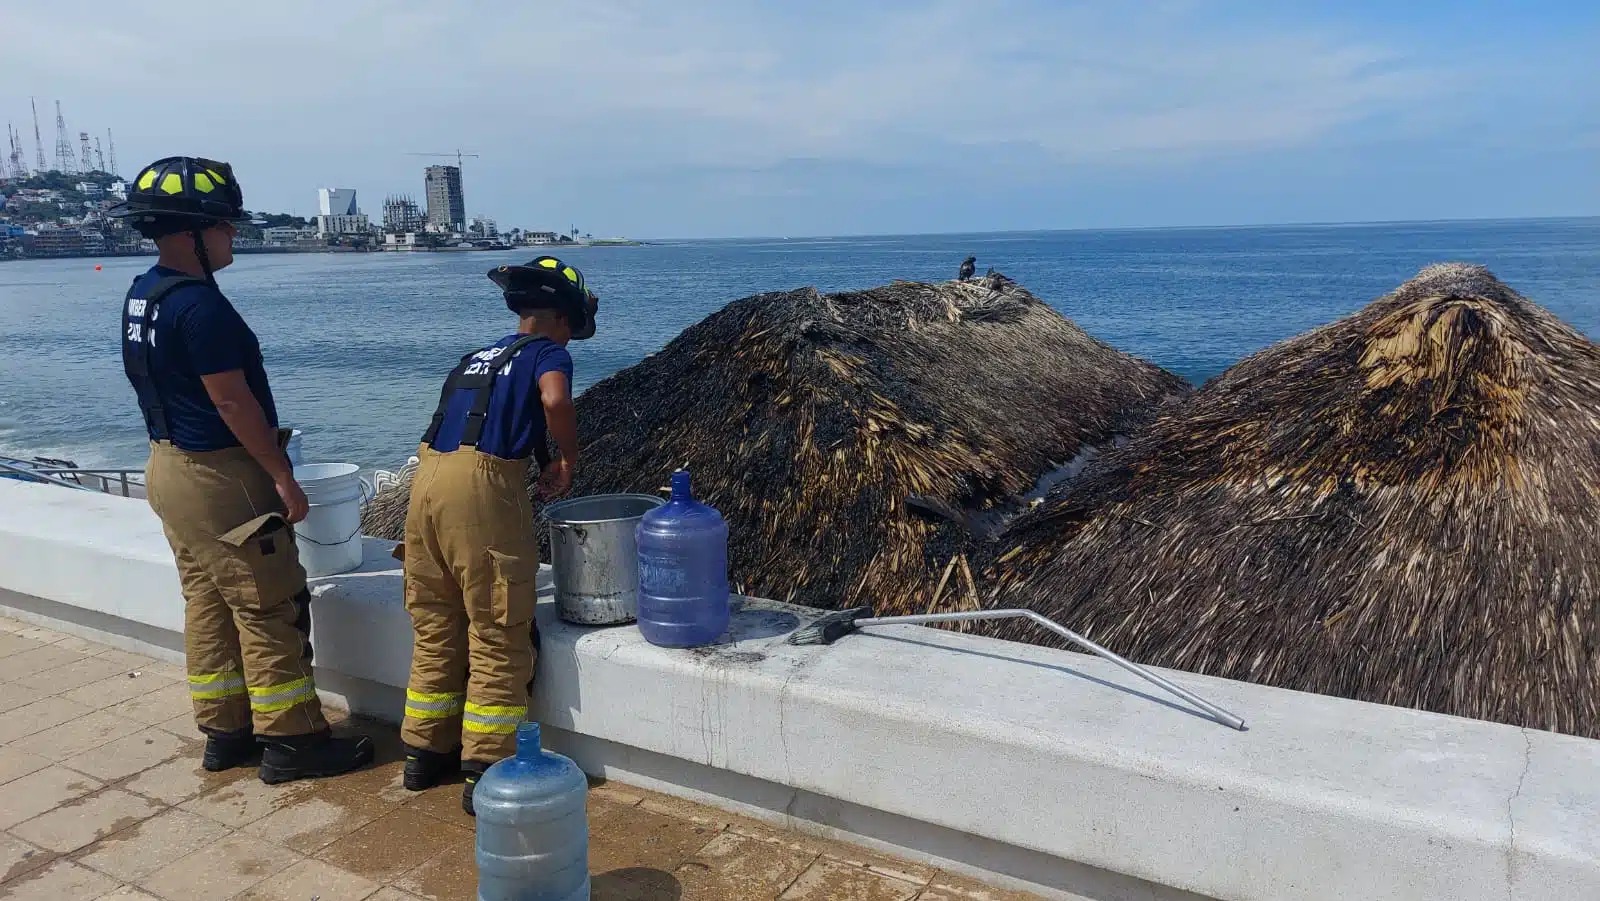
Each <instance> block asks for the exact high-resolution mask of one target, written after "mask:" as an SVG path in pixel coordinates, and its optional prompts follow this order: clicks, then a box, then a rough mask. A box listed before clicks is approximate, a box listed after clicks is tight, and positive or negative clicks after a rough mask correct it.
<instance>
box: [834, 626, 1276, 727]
mask: <svg viewBox="0 0 1600 901" xmlns="http://www.w3.org/2000/svg"><path fill="white" fill-rule="evenodd" d="M982 619H1028V620H1032V621H1033V622H1035V623H1037V624H1038V625H1040V626H1043V627H1044V628H1046V629H1049V630H1050V631H1052V632H1054V633H1056V634H1057V635H1060V636H1061V637H1062V638H1065V639H1067V640H1068V641H1070V642H1072V643H1073V644H1076V645H1078V646H1079V647H1081V648H1083V649H1084V650H1087V651H1089V652H1090V653H1092V654H1095V655H1097V656H1100V657H1103V658H1105V659H1106V660H1109V661H1111V662H1112V663H1115V664H1116V665H1117V666H1120V667H1122V668H1123V669H1125V670H1127V671H1128V672H1130V673H1133V674H1134V675H1135V676H1138V677H1139V678H1141V679H1144V680H1145V681H1147V682H1150V683H1152V684H1154V685H1158V686H1160V687H1161V688H1164V689H1166V690H1167V691H1169V692H1171V693H1172V694H1175V695H1177V696H1178V697H1180V698H1182V699H1184V700H1185V701H1188V702H1189V703H1191V704H1193V705H1195V706H1196V707H1199V708H1200V709H1201V710H1204V711H1205V712H1206V713H1209V714H1211V716H1212V718H1213V719H1215V720H1216V721H1217V722H1219V723H1221V724H1223V725H1224V726H1227V727H1229V728H1231V729H1238V730H1240V731H1241V732H1242V731H1244V720H1242V719H1240V718H1239V717H1237V716H1235V715H1233V714H1232V713H1229V712H1228V711H1226V710H1224V709H1222V708H1221V707H1218V706H1217V705H1215V704H1213V703H1211V702H1210V701H1207V700H1206V699H1205V698H1202V697H1200V696H1199V695H1197V694H1195V693H1194V692H1192V691H1189V690H1187V689H1185V688H1181V687H1179V686H1177V685H1174V684H1173V683H1172V682H1170V681H1168V680H1166V679H1164V678H1162V677H1161V676H1158V675H1156V674H1155V673H1152V672H1151V671H1149V670H1148V669H1145V668H1144V667H1142V666H1140V665H1139V664H1137V663H1134V662H1133V661H1131V660H1128V659H1126V658H1124V657H1123V656H1121V655H1120V654H1117V653H1115V652H1113V651H1108V650H1106V649H1105V648H1103V647H1101V646H1099V645H1097V644H1095V643H1094V642H1092V641H1090V640H1089V639H1087V638H1084V637H1083V636H1082V635H1079V634H1078V633H1076V632H1074V631H1072V630H1071V629H1068V628H1067V627H1065V626H1063V625H1061V624H1060V623H1057V622H1056V621H1054V620H1052V619H1049V618H1047V617H1044V616H1040V615H1039V614H1037V613H1035V612H1033V611H1032V610H1022V609H1017V608H1012V609H1009V610H974V611H969V612H967V613H919V614H916V615H913V616H872V617H866V618H864V619H858V620H856V625H857V626H892V625H920V624H922V623H960V622H971V621H973V620H982Z"/></svg>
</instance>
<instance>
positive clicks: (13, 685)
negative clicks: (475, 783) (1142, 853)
mask: <svg viewBox="0 0 1600 901" xmlns="http://www.w3.org/2000/svg"><path fill="white" fill-rule="evenodd" d="M329 715H330V716H329V718H330V719H332V720H335V721H336V723H337V724H336V726H335V728H336V729H340V730H347V731H358V732H362V733H365V734H367V735H370V736H372V738H373V739H374V741H376V742H377V745H378V749H379V750H378V762H377V764H376V765H375V766H373V767H372V768H370V769H368V770H364V771H362V772H359V773H353V774H351V775H349V776H345V777H342V778H339V779H333V780H326V781H322V782H316V783H310V782H301V783H294V784H290V785H282V786H275V787H269V786H266V785H263V784H262V783H261V782H260V781H259V780H258V779H256V778H255V771H254V770H253V769H240V770H233V771H231V772H227V773H219V774H212V773H207V772H205V771H204V770H202V769H201V768H200V753H201V747H202V746H201V742H200V740H199V738H200V737H199V734H198V733H197V732H196V731H195V729H194V725H193V722H192V721H191V719H190V712H189V698H188V688H187V685H186V684H185V681H184V673H183V671H182V669H181V668H180V667H177V666H173V665H171V664H167V663H160V662H157V661H155V660H152V659H150V658H148V657H141V656H139V655H137V654H129V653H126V652H123V651H117V650H113V649H111V648H108V647H106V646H104V645H99V644H95V643H93V642H89V641H85V640H83V639H80V638H76V637H72V636H68V635H64V634H62V633H60V632H55V631H51V630H48V629H42V628H37V627H33V626H30V625H28V624H26V623H21V622H18V621H16V620H10V619H5V618H0V899H6V901H141V899H142V901H150V899H162V901H230V899H234V901H417V899H425V901H458V899H459V901H471V899H473V898H474V897H476V887H477V875H476V872H475V869H474V865H473V851H472V843H473V834H472V820H471V819H470V818H469V817H467V816H466V814H464V813H462V811H461V788H460V786H459V785H445V786H440V787H439V788H436V789H433V790H431V791H427V792H421V793H411V792H407V791H405V790H404V789H403V788H401V787H400V769H401V759H402V751H401V746H400V741H399V736H398V732H397V730H396V729H395V728H394V727H392V726H388V725H386V724H382V723H377V722H372V721H368V720H361V719H349V720H345V721H343V722H337V721H338V719H339V717H338V715H337V714H336V713H335V712H334V711H332V710H330V711H329ZM588 806H589V831H590V836H589V843H590V844H589V866H590V870H591V872H592V873H593V874H594V879H593V897H594V899H596V901H678V899H690V901H702V899H703V901H761V899H768V901H772V899H778V901H824V899H826V901H835V899H837V901H980V899H981V901H1023V899H1027V898H1031V897H1032V896H1029V895H1023V894H1018V893H1012V892H1004V891H1000V890H996V889H992V888H988V887H985V886H982V885H979V884H978V883H974V882H971V881H969V880H966V879H964V878H961V877H958V876H954V875H951V874H948V873H944V872H941V871H939V870H936V869H934V868H932V867H928V866H924V865H920V864H915V863H909V862H906V861H903V860H897V859H895V858H892V857H887V856H884V855H881V854H878V853H876V852H872V851H868V850H865V849H863V848H859V847H857V846H854V845H849V844H844V843H841V842H834V841H829V840H825V839H818V838H814V837H811V836H808V835H804V834H801V833H798V832H793V831H787V830H782V829H778V828H775V827H772V826H768V825H766V824H763V823H759V822H756V821H754V820H748V819H744V818H742V817H738V816H734V815H732V814H727V813H723V812H722V811H720V810H717V809H715V808H710V807H705V806H701V805H698V804H692V803H690V802H687V801H683V800H680V799H677V798H673V797H669V796H666V795H659V794H655V793H653V792H647V791H644V790H642V789H637V788H634V787H632V786H627V785H621V784H618V783H615V782H609V783H603V784H598V785H594V786H593V787H592V788H591V790H590V793H589V804H588Z"/></svg>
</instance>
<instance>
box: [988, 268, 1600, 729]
mask: <svg viewBox="0 0 1600 901" xmlns="http://www.w3.org/2000/svg"><path fill="white" fill-rule="evenodd" d="M1597 534H1600V350H1597V347H1596V345H1595V344H1594V343H1593V342H1591V341H1590V340H1589V339H1587V338H1586V337H1584V336H1583V335H1582V334H1580V333H1579V332H1577V331H1575V330H1574V329H1572V328H1570V327H1569V326H1567V325H1566V324H1565V323H1563V322H1561V321H1560V320H1559V319H1557V318H1556V317H1555V316H1553V315H1552V314H1550V313H1549V312H1548V311H1546V310H1544V309H1543V308H1542V307H1539V306H1537V305H1535V304H1533V303H1531V302H1529V301H1528V300H1526V299H1524V298H1523V297H1521V296H1519V295H1518V294H1516V293H1515V292H1514V291H1512V290H1511V289H1510V288H1507V287H1506V286H1505V285H1503V284H1501V283H1500V282H1499V281H1498V280H1496V279H1495V277H1494V276H1493V275H1491V274H1490V273H1489V272H1488V271H1487V270H1486V269H1483V268H1481V267H1477V266H1466V265H1439V266H1430V267H1428V268H1426V269H1424V270H1422V272H1421V273H1420V274H1418V275H1417V277H1416V278H1414V279H1413V280H1411V281H1409V282H1407V283H1405V284H1404V285H1402V286H1401V287H1400V288H1399V289H1398V290H1397V291H1395V292H1394V293H1393V294H1391V295H1388V296H1386V297H1383V298H1381V299H1379V300H1378V301H1376V302H1374V303H1372V304H1371V305H1370V306H1368V307H1366V308H1365V309H1363V310H1361V311H1360V312H1358V313H1356V314H1355V315H1353V316H1350V317H1349V318H1346V319H1343V320H1340V321H1338V322H1335V323H1333V324H1331V325H1328V326H1325V327H1323V328H1319V329H1317V330H1315V331H1312V332H1309V333H1307V334H1305V335H1301V336H1299V337H1297V338H1294V339H1292V340H1289V341H1286V342H1284V343H1282V344H1279V345H1277V346H1275V347H1272V348H1270V349H1268V350H1265V351H1262V352H1261V353H1258V354H1256V355H1255V356H1253V357H1250V358H1249V359H1247V360H1245V361H1243V362H1241V363H1239V364H1238V365H1236V366H1234V367H1233V368H1232V369H1230V370H1228V371H1227V372H1226V373H1224V374H1223V375H1222V376H1220V377H1218V378H1217V379H1216V380H1214V381H1213V382H1211V383H1208V384H1207V385H1206V386H1205V387H1204V388H1202V389H1201V390H1200V391H1198V392H1196V393H1195V394H1194V395H1192V396H1191V397H1190V398H1189V399H1188V400H1187V401H1185V402H1184V403H1183V404H1181V405H1178V406H1177V407H1175V408H1172V409H1170V410H1169V411H1168V412H1166V413H1164V414H1163V415H1162V416H1161V417H1160V418H1159V419H1158V420H1157V421H1156V422H1155V423H1154V424H1152V426H1151V427H1150V428H1149V429H1147V430H1145V431H1144V432H1143V433H1141V434H1140V435H1139V436H1138V437H1136V438H1135V439H1134V440H1133V441H1132V442H1131V443H1130V444H1128V445H1127V446H1126V447H1124V448H1122V449H1120V450H1117V451H1115V452H1113V453H1111V454H1107V455H1106V456H1105V457H1102V458H1101V461H1100V465H1098V466H1097V467H1095V468H1094V469H1093V470H1092V471H1091V472H1089V473H1087V474H1085V475H1084V476H1083V478H1082V479H1081V480H1080V481H1078V482H1077V483H1076V484H1075V485H1073V486H1071V487H1070V488H1069V489H1067V490H1064V491H1060V492H1057V493H1056V494H1055V495H1054V496H1052V497H1050V498H1048V499H1047V500H1046V502H1045V503H1044V504H1043V505H1042V506H1041V507H1040V508H1039V509H1038V510H1036V511H1035V512H1033V513H1031V514H1029V515H1028V516H1027V517H1025V518H1023V519H1021V520H1019V521H1017V522H1016V523H1015V524H1014V526H1013V528H1012V530H1011V531H1010V532H1009V533H1008V534H1007V536H1005V540H1003V541H1002V542H1001V543H1000V544H999V545H998V546H997V551H996V559H995V562H994V563H992V564H991V566H990V575H991V576H992V577H993V578H994V579H995V581H996V584H995V596H992V597H986V604H996V605H1001V606H1012V605H1020V606H1026V607H1030V608H1032V609H1034V610H1036V611H1038V612H1040V613H1043V614H1045V615H1047V616H1053V617H1057V618H1059V619H1060V620H1061V622H1062V623H1063V624H1065V625H1066V626H1068V627H1069V628H1072V629H1076V630H1078V631H1080V632H1081V633H1084V634H1086V635H1088V636H1089V637H1091V638H1093V639H1095V640H1098V641H1100V642H1102V643H1103V644H1105V645H1107V646H1108V647H1110V648H1112V649H1113V650H1116V651H1118V652H1119V653H1122V654H1125V655H1127V656H1129V657H1131V658H1132V659H1134V660H1137V661H1140V662H1144V663H1149V664H1155V665H1160V666H1168V667H1175V668H1178V669H1184V670H1189V671H1193V672H1199V673H1208V674H1212V675H1217V676H1224V677H1229V678H1234V679H1243V680H1247V681H1251V682H1261V683H1267V684H1271V685H1277V686H1283V687H1287V688H1294V689H1300V690H1304V691H1314V692H1320V693H1324V694H1332V695H1341V696H1345V697H1351V698H1358V699H1361V700H1367V701H1375V702H1381V703H1387V704H1395V705H1400V706H1407V707H1416V708H1421V709H1425V710H1433V711H1438V712H1442V713H1450V714H1458V715H1462V716H1470V717H1477V718H1481V719H1488V720H1497V721H1501V722H1507V723H1513V724H1519V725H1526V726H1533V727H1538V728H1544V729H1552V730H1556V731H1561V732H1568V733H1574V734H1579V735H1587V736H1591V737H1600V656H1597V653H1596V647H1595V645H1596V638H1597V629H1600V620H1597V614H1600V606H1597V605H1600V594H1597V590H1600V543H1597V542H1596V537H1595V536H1596V535H1597ZM986 631H989V632H990V633H991V634H1001V635H1004V636H1006V637H1015V638H1019V639H1023V640H1038V636H1037V635H1035V634H1033V633H1025V632H1024V631H1023V630H1022V629H1020V628H1016V627H1012V628H1007V627H1004V626H997V627H995V628H993V629H988V630H986Z"/></svg>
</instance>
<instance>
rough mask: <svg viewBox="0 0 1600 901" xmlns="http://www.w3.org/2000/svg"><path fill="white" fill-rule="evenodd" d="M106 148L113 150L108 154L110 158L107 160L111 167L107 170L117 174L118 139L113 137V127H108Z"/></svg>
mask: <svg viewBox="0 0 1600 901" xmlns="http://www.w3.org/2000/svg"><path fill="white" fill-rule="evenodd" d="M106 149H107V150H110V151H111V152H110V153H108V154H106V155H107V156H109V157H110V159H109V160H108V161H107V162H109V163H111V168H110V169H107V170H106V171H107V172H109V173H110V174H112V175H116V174H117V141H116V139H115V138H113V137H111V129H109V128H108V129H106Z"/></svg>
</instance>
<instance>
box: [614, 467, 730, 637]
mask: <svg viewBox="0 0 1600 901" xmlns="http://www.w3.org/2000/svg"><path fill="white" fill-rule="evenodd" d="M635 544H636V545H637V546H638V548H639V631H640V632H641V633H643V635H644V637H645V640H646V641H648V642H650V643H651V644H655V645H661V646H662V647H667V648H694V647H700V646H701V645H708V644H711V643H712V642H715V641H716V640H717V639H718V638H720V637H721V636H722V633H723V632H726V631H727V629H728V524H727V523H725V522H723V520H722V514H720V513H718V512H717V511H716V510H715V509H713V508H711V507H708V506H706V505H705V504H702V503H700V502H699V501H696V500H695V499H694V492H693V491H691V490H690V488H689V474H688V473H687V472H683V471H682V470H679V471H678V472H675V473H673V474H672V499H671V500H670V501H668V502H667V503H666V504H664V505H662V506H660V507H657V508H655V509H654V510H650V511H647V512H646V513H645V514H644V517H643V518H642V519H640V520H639V527H638V530H637V538H636V541H635Z"/></svg>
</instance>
